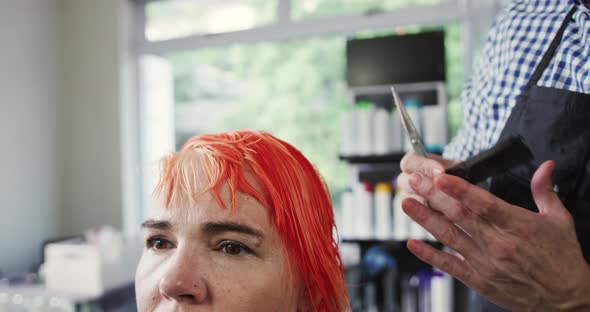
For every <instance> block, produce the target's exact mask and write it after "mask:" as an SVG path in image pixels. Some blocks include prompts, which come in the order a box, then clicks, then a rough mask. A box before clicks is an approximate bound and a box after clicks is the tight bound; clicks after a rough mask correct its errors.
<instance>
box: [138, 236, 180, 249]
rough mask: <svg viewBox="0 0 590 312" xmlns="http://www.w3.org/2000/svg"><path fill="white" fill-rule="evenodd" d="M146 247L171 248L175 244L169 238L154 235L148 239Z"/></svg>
mask: <svg viewBox="0 0 590 312" xmlns="http://www.w3.org/2000/svg"><path fill="white" fill-rule="evenodd" d="M145 245H146V247H147V248H149V249H154V250H164V249H171V248H173V247H174V245H173V244H172V243H171V242H170V241H169V240H167V239H165V238H162V237H152V238H149V239H147V240H146V243H145Z"/></svg>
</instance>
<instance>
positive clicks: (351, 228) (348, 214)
mask: <svg viewBox="0 0 590 312" xmlns="http://www.w3.org/2000/svg"><path fill="white" fill-rule="evenodd" d="M340 198H341V202H340V205H341V207H342V230H341V231H342V232H341V234H342V236H343V237H354V236H355V235H356V230H355V223H356V218H355V215H354V212H355V210H356V209H355V202H354V195H353V193H352V189H351V188H346V189H345V190H344V192H343V193H342V196H341V197H340Z"/></svg>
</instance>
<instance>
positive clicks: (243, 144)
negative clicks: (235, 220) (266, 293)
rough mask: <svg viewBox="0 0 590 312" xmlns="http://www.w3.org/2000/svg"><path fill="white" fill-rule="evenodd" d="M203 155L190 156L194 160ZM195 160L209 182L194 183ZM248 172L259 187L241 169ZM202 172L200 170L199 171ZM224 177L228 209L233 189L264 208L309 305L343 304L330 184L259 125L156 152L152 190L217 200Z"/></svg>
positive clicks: (166, 196)
mask: <svg viewBox="0 0 590 312" xmlns="http://www.w3.org/2000/svg"><path fill="white" fill-rule="evenodd" d="M196 159H204V161H200V162H199V163H197V164H195V163H194V161H193V160H196ZM195 166H204V168H203V169H204V171H205V174H206V175H207V177H206V178H207V181H209V184H208V186H207V187H205V188H204V189H202V188H201V189H200V190H196V189H195V187H194V186H195V184H196V183H195V182H194V181H195V179H198V178H199V177H198V176H196V175H197V170H196V168H195ZM246 171H247V172H249V173H251V174H252V175H253V176H254V177H255V179H257V182H258V183H260V185H261V186H262V188H263V189H264V193H260V192H259V191H257V190H256V188H255V187H253V186H252V185H251V184H250V183H248V181H247V180H246V177H245V172H246ZM200 178H202V177H200ZM224 182H226V183H227V184H228V186H229V188H230V192H231V206H232V209H235V198H236V193H237V192H241V193H244V194H247V195H249V196H252V197H253V198H255V199H256V200H258V201H259V202H260V203H261V204H262V205H263V206H265V207H266V208H267V209H268V213H269V215H270V217H271V219H272V223H273V224H274V225H275V226H276V229H277V231H278V233H279V235H280V236H281V238H282V240H283V243H284V245H285V246H286V252H287V253H288V255H287V256H288V257H287V258H288V259H290V261H291V262H292V263H291V267H292V269H293V270H296V271H297V272H300V275H301V277H302V278H303V281H304V283H305V286H306V290H307V292H308V295H309V297H310V301H311V302H312V304H313V307H314V310H315V311H321V312H324V311H325V312H331V311H334V312H336V311H350V306H349V301H348V295H347V292H346V286H345V282H344V273H343V271H344V269H343V265H342V260H341V258H340V254H339V252H338V245H337V243H336V241H335V240H334V235H333V233H334V229H335V223H334V212H333V209H332V203H331V200H330V196H329V191H328V188H327V186H326V184H325V183H324V181H323V180H322V178H321V177H320V175H319V173H318V172H317V170H316V169H315V168H314V166H313V165H312V164H311V163H310V162H309V161H308V160H307V159H306V158H305V157H304V156H303V154H302V153H301V152H300V151H299V150H297V149H296V148H294V147H293V146H291V145H290V144H288V143H286V142H284V141H282V140H280V139H277V138H276V137H274V136H272V135H271V134H268V133H266V132H261V131H253V130H242V131H231V132H224V133H219V134H210V135H200V136H195V137H193V138H191V139H189V140H188V141H187V142H186V143H185V144H184V145H183V147H182V149H181V150H180V151H179V152H177V153H173V154H171V155H169V156H167V157H165V158H163V159H162V172H161V177H160V181H159V183H158V185H157V187H156V189H155V191H154V194H155V195H156V196H160V197H161V198H163V200H164V206H165V207H170V205H175V204H176V203H179V200H183V199H186V198H187V197H188V198H189V200H190V199H191V198H195V196H198V195H200V194H203V193H205V192H211V193H212V194H213V196H214V197H215V199H216V200H217V202H218V203H219V205H220V206H221V207H225V205H224V203H223V202H222V200H221V198H220V196H219V187H220V186H221V184H222V183H224Z"/></svg>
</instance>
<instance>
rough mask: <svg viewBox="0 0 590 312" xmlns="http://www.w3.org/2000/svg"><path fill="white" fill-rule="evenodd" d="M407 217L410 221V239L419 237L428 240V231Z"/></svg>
mask: <svg viewBox="0 0 590 312" xmlns="http://www.w3.org/2000/svg"><path fill="white" fill-rule="evenodd" d="M408 219H409V220H408V221H409V222H410V239H419V240H423V241H426V240H430V237H428V231H426V230H425V229H424V228H423V227H422V226H421V225H420V224H418V223H417V222H415V221H414V220H412V218H410V217H408Z"/></svg>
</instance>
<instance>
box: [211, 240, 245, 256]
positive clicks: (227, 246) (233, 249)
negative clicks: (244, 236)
mask: <svg viewBox="0 0 590 312" xmlns="http://www.w3.org/2000/svg"><path fill="white" fill-rule="evenodd" d="M217 249H218V250H219V251H221V252H224V253H226V254H228V255H232V256H238V255H246V254H251V253H252V250H250V248H248V247H246V246H244V245H242V244H240V243H236V242H230V241H225V242H222V243H221V244H219V245H218V247H217Z"/></svg>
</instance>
